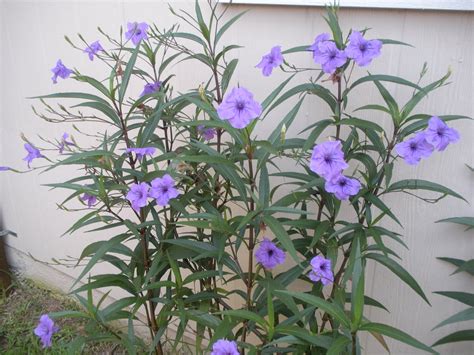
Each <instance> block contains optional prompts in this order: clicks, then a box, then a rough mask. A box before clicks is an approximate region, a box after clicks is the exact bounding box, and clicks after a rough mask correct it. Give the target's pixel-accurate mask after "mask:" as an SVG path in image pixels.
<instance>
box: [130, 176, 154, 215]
mask: <svg viewBox="0 0 474 355" xmlns="http://www.w3.org/2000/svg"><path fill="white" fill-rule="evenodd" d="M149 189H150V186H149V185H148V184H147V183H145V182H142V183H140V184H132V185H130V190H129V191H128V193H127V200H129V201H130V203H131V205H132V208H133V209H134V210H135V212H140V208H142V207H145V206H146V205H147V204H148V202H147V198H148V190H149Z"/></svg>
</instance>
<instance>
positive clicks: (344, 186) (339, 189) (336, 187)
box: [324, 174, 361, 200]
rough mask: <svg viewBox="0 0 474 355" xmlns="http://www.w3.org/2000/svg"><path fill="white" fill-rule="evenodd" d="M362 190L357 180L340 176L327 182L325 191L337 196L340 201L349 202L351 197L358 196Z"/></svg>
mask: <svg viewBox="0 0 474 355" xmlns="http://www.w3.org/2000/svg"><path fill="white" fill-rule="evenodd" d="M360 188H361V185H360V182H359V180H357V179H351V178H348V177H347V176H344V175H342V174H341V175H339V176H337V177H335V178H333V179H330V180H326V183H325V184H324V189H325V190H326V191H327V192H330V193H333V194H334V195H336V198H337V199H338V200H347V199H349V197H350V196H354V195H357V194H358V193H359V190H360Z"/></svg>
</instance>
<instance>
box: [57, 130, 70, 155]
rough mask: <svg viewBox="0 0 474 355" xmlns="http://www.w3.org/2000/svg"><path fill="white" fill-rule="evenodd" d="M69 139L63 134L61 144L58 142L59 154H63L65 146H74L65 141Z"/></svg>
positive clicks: (66, 134) (67, 135)
mask: <svg viewBox="0 0 474 355" xmlns="http://www.w3.org/2000/svg"><path fill="white" fill-rule="evenodd" d="M68 138H69V134H68V133H66V132H64V133H63V135H62V137H61V142H59V154H62V153H63V152H64V148H65V147H66V146H67V145H74V143H73V142H69V141H68V140H67V139H68Z"/></svg>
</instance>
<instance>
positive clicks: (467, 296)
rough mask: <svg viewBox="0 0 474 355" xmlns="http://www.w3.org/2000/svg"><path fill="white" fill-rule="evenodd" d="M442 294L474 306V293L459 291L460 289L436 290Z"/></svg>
mask: <svg viewBox="0 0 474 355" xmlns="http://www.w3.org/2000/svg"><path fill="white" fill-rule="evenodd" d="M433 293H436V294H438V295H441V296H445V297H449V298H452V299H453V300H456V301H459V302H461V303H464V304H467V305H468V306H471V307H474V293H467V292H458V291H435V292H433Z"/></svg>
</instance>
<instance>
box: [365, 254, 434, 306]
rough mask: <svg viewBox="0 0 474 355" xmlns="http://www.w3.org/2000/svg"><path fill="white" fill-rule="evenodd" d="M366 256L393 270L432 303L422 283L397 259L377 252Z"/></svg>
mask: <svg viewBox="0 0 474 355" xmlns="http://www.w3.org/2000/svg"><path fill="white" fill-rule="evenodd" d="M364 257H365V258H368V259H372V260H375V261H377V262H379V263H380V264H382V265H383V266H385V267H386V268H388V269H389V270H390V271H392V272H393V273H394V274H395V275H397V276H398V277H399V278H400V280H402V281H403V282H405V283H406V284H407V285H408V286H410V287H411V289H412V290H413V291H415V292H416V293H417V294H418V295H420V297H421V298H423V299H424V300H425V301H426V303H428V304H429V305H431V304H430V301H428V298H427V297H426V295H425V293H424V292H423V290H422V289H421V287H420V285H419V284H418V282H416V280H415V279H414V278H413V276H411V275H410V274H409V273H408V271H406V270H405V269H404V268H403V267H402V266H400V265H399V264H398V263H397V262H396V261H394V260H392V259H389V258H388V257H386V256H384V255H381V254H375V253H369V254H366V255H365V256H364Z"/></svg>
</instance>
